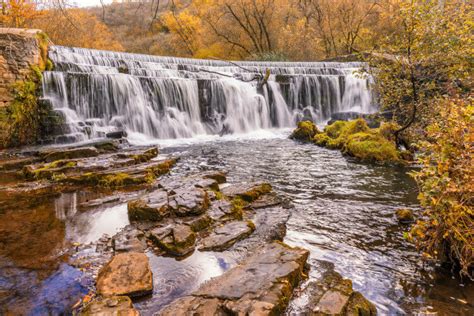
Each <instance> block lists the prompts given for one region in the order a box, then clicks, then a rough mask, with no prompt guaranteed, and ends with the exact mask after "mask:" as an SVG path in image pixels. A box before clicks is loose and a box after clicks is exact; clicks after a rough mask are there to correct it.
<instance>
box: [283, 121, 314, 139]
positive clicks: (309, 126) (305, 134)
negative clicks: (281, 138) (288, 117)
mask: <svg viewBox="0 0 474 316" xmlns="http://www.w3.org/2000/svg"><path fill="white" fill-rule="evenodd" d="M318 133H320V131H319V130H318V128H317V127H316V125H314V123H313V122H311V121H302V122H299V123H298V127H297V128H296V129H295V130H294V131H293V133H292V134H291V135H290V138H291V139H296V140H300V141H304V142H309V141H311V140H312V139H313V137H314V135H316V134H318Z"/></svg>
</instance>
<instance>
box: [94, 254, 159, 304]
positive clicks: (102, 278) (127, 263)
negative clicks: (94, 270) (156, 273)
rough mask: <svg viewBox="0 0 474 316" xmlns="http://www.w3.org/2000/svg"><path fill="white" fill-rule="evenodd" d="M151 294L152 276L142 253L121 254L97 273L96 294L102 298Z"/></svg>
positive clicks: (146, 259) (146, 258)
mask: <svg viewBox="0 0 474 316" xmlns="http://www.w3.org/2000/svg"><path fill="white" fill-rule="evenodd" d="M152 292H153V275H152V272H151V269H150V264H149V261H148V257H147V256H146V255H145V254H144V253H134V252H130V253H121V254H118V255H116V256H114V257H113V258H112V260H111V261H110V262H109V263H107V264H106V265H105V266H104V267H103V268H102V269H101V270H100V272H99V275H98V277H97V293H99V294H100V295H102V296H122V295H126V296H131V297H136V296H142V295H147V294H150V293H152Z"/></svg>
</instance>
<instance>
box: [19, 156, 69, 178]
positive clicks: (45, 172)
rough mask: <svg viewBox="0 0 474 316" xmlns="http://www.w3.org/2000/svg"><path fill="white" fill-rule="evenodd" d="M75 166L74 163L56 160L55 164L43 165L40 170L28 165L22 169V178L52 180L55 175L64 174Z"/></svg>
mask: <svg viewBox="0 0 474 316" xmlns="http://www.w3.org/2000/svg"><path fill="white" fill-rule="evenodd" d="M76 166H77V162H76V161H70V160H57V161H55V162H52V163H49V164H45V165H43V166H41V167H40V168H35V167H34V166H31V165H28V166H25V167H23V170H22V173H23V176H24V177H25V178H27V179H36V180H38V179H54V178H56V177H55V175H56V174H64V172H66V171H68V170H70V169H72V168H74V167H76Z"/></svg>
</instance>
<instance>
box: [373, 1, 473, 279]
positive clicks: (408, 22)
mask: <svg viewBox="0 0 474 316" xmlns="http://www.w3.org/2000/svg"><path fill="white" fill-rule="evenodd" d="M473 12H474V10H473V5H472V4H469V3H465V2H464V1H455V0H453V1H445V2H443V3H442V5H441V6H439V5H438V4H437V3H435V2H418V1H414V0H411V1H404V2H402V3H401V4H400V11H399V14H397V15H396V16H395V17H394V18H395V19H396V22H397V24H399V25H400V29H399V30H398V31H397V32H396V33H393V34H388V35H387V37H386V41H385V43H384V44H383V45H382V47H381V52H380V53H379V54H376V56H378V57H380V56H382V57H384V58H382V59H380V58H378V60H377V61H375V62H373V65H372V66H373V68H372V69H374V70H375V71H374V75H375V77H376V88H377V89H378V92H379V94H380V96H381V98H380V101H381V104H382V106H383V107H384V108H385V109H389V110H391V111H393V112H394V113H395V116H396V119H397V120H398V122H399V123H401V125H402V128H401V129H399V130H397V131H395V135H396V136H397V137H400V136H401V137H403V138H404V139H405V140H406V143H407V144H410V145H414V146H415V147H417V148H418V151H419V153H420V157H421V159H420V163H421V164H422V166H423V168H422V169H421V171H419V172H417V173H414V177H415V179H416V180H417V182H418V185H419V188H420V195H419V199H420V202H421V204H422V206H423V207H424V208H425V214H424V217H422V218H421V219H420V220H419V221H418V223H417V225H416V226H415V227H414V228H413V230H412V231H411V235H410V236H411V238H412V239H413V240H414V241H415V242H416V244H417V245H418V246H419V248H420V249H421V250H422V251H423V252H424V253H425V255H426V256H427V257H438V258H443V257H444V258H450V259H452V260H453V261H455V262H457V263H458V264H459V265H460V267H461V271H462V273H463V274H465V275H470V273H469V271H470V269H472V267H473V264H474V258H473V254H474V251H473V242H474V240H473V238H474V237H473V234H474V231H473V227H474V217H473V206H474V205H473V204H474V203H473V202H474V201H473V199H472V196H473V193H474V190H473V187H472V183H474V177H473V173H472V162H473V150H472V135H473V125H472V115H473V112H472V108H473V104H472V88H473V77H472V75H473V73H472V69H474V67H473V66H474V65H473V60H472V56H473V54H474V48H473V46H472V34H473V31H474V22H473V21H474V13H473Z"/></svg>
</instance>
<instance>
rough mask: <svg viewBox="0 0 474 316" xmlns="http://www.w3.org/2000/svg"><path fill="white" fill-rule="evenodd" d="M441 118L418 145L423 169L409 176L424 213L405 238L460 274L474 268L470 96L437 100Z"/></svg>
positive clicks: (473, 157) (473, 111)
mask: <svg viewBox="0 0 474 316" xmlns="http://www.w3.org/2000/svg"><path fill="white" fill-rule="evenodd" d="M436 110H437V111H439V113H440V117H439V119H438V120H436V121H435V122H434V123H433V124H431V125H430V126H429V127H428V129H427V132H428V138H429V139H430V141H429V142H424V143H422V145H421V146H420V147H421V155H420V163H421V164H422V165H423V168H422V169H421V171H419V172H414V173H412V175H413V176H414V178H415V179H416V181H417V183H418V186H419V190H420V193H419V196H418V199H419V200H420V203H421V205H422V206H423V207H424V209H425V213H424V215H425V216H424V217H423V218H422V219H421V220H419V221H417V224H416V225H415V226H414V227H413V229H412V230H411V233H410V234H409V237H410V238H411V239H412V240H414V241H415V243H416V244H417V246H418V247H419V248H420V249H421V250H422V251H423V252H424V254H425V256H427V257H435V258H438V259H450V260H451V261H453V262H456V263H458V264H459V266H460V268H461V274H464V275H468V276H470V277H472V268H473V266H474V209H473V204H474V169H473V167H472V166H474V150H473V149H474V148H473V141H474V139H473V135H474V121H473V117H474V100H473V99H472V98H468V99H452V100H441V101H438V104H437V109H436Z"/></svg>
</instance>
